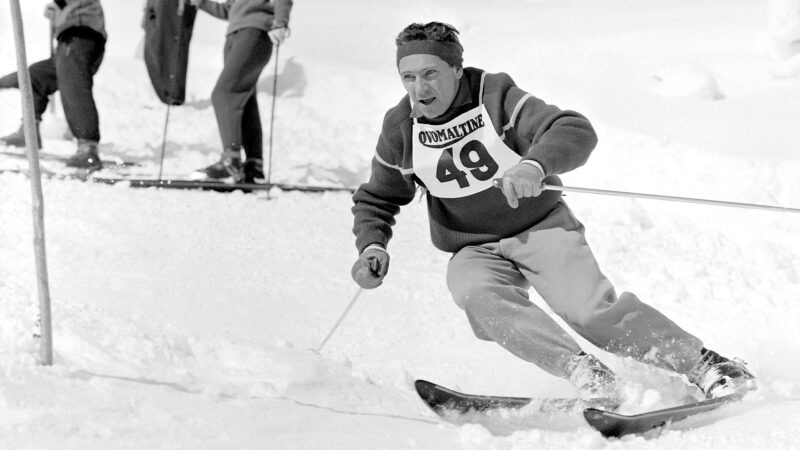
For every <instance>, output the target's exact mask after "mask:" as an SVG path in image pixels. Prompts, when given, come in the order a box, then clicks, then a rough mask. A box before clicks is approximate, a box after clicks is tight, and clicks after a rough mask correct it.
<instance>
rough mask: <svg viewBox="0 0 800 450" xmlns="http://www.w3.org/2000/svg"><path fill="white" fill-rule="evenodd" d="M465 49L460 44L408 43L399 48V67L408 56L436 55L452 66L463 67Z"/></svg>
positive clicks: (448, 42) (437, 42)
mask: <svg viewBox="0 0 800 450" xmlns="http://www.w3.org/2000/svg"><path fill="white" fill-rule="evenodd" d="M463 53H464V49H463V48H462V47H461V44H459V43H458V42H452V41H447V42H441V41H408V42H404V43H403V45H399V46H397V65H398V66H399V65H400V60H401V59H403V58H404V57H406V56H408V55H419V54H424V55H435V56H438V57H439V58H442V59H443V60H445V61H447V62H448V63H449V64H450V65H451V66H455V67H461V66H462V64H463V63H464V58H463V57H462V56H461V55H462V54H463Z"/></svg>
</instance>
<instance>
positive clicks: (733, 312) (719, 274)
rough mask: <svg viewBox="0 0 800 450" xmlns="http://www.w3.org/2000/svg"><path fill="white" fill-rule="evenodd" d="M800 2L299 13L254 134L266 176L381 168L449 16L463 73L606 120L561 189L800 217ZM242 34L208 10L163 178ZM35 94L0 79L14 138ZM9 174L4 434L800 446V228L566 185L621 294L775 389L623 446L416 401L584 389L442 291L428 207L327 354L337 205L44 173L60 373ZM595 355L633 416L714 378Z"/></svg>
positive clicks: (791, 219)
mask: <svg viewBox="0 0 800 450" xmlns="http://www.w3.org/2000/svg"><path fill="white" fill-rule="evenodd" d="M21 3H22V8H23V17H24V21H25V32H26V40H27V42H26V44H27V55H28V61H29V63H32V62H34V61H36V60H38V59H42V58H45V57H47V56H48V55H49V51H50V50H49V45H48V31H47V22H46V20H45V19H44V18H43V17H42V9H43V6H44V2H30V1H25V2H21ZM791 4H792V2H791V1H770V2H767V1H756V2H754V1H748V0H731V1H728V2H725V5H724V7H723V6H721V4H720V3H719V2H717V1H714V0H679V1H673V2H668V4H667V3H664V2H659V1H656V0H647V1H636V2H632V1H628V0H607V1H604V2H595V1H591V0H569V1H556V0H504V1H502V2H500V1H493V2H486V1H479V0H443V1H438V2H429V1H424V0H406V1H402V2H401V1H396V0H382V1H371V0H351V1H347V2H328V1H322V0H304V1H298V2H296V4H295V7H294V10H293V13H292V21H291V28H292V36H291V38H290V39H289V40H288V41H287V42H286V44H285V45H283V46H282V47H281V48H280V52H279V55H278V58H277V73H278V89H277V91H276V92H273V90H272V85H273V80H274V78H273V77H274V74H275V70H276V65H275V62H276V61H275V58H273V60H272V61H271V62H270V64H269V65H268V66H267V68H266V69H265V71H264V73H263V75H262V79H261V82H260V83H259V94H258V100H259V103H260V107H261V112H262V114H261V116H262V120H263V122H264V130H265V142H268V140H267V138H268V134H269V131H270V129H269V123H270V109H271V106H272V102H273V101H276V104H275V118H274V119H275V120H274V125H275V127H274V133H273V153H272V168H271V175H272V180H273V181H281V182H290V183H300V184H311V185H331V186H356V185H358V184H359V183H360V182H363V181H364V180H366V178H367V176H368V170H369V162H370V158H371V156H372V153H373V149H374V145H375V142H376V139H377V136H378V132H379V130H380V125H381V120H382V117H383V113H384V112H385V111H386V109H388V108H389V107H391V106H393V105H395V104H396V103H397V101H398V100H399V98H400V97H401V96H402V95H403V94H404V91H403V89H402V86H401V84H400V82H399V80H398V77H397V75H396V68H395V65H394V64H395V63H394V37H395V35H396V34H397V32H398V31H399V30H401V29H402V28H403V27H404V26H405V25H407V24H408V23H411V22H426V21H430V20H441V21H445V22H449V23H451V24H453V25H455V26H456V27H457V28H459V29H460V30H461V32H462V42H463V44H464V47H465V49H466V51H465V54H464V57H465V63H466V64H467V65H472V66H476V67H481V68H484V69H486V70H488V71H491V72H500V71H503V72H507V73H509V74H510V75H511V76H512V77H513V78H514V79H515V81H516V82H517V84H519V85H520V86H521V87H523V88H524V89H526V90H528V91H530V92H532V93H533V94H535V95H537V96H539V97H541V98H543V99H545V100H546V101H548V102H550V103H554V104H556V105H559V106H561V107H562V108H565V109H574V110H577V111H580V112H582V113H584V114H585V115H587V116H588V117H589V118H590V119H591V120H592V122H593V123H594V125H595V127H596V129H597V131H598V134H599V136H600V143H599V145H598V147H597V149H596V150H595V152H594V154H593V156H592V157H591V158H590V160H589V163H588V164H587V165H586V166H585V167H583V168H580V169H578V170H576V171H574V172H572V173H569V174H567V175H565V176H563V181H564V183H565V184H566V185H569V186H579V187H589V188H598V189H612V190H621V191H632V192H645V193H652V194H662V195H673V196H683V197H699V198H710V199H719V200H727V201H736V202H747V203H756V204H765V205H777V206H785V207H792V208H798V207H800V178H798V176H797V174H798V173H800V126H799V125H800V101H798V99H800V77H796V76H785V75H792V74H791V73H789V74H787V73H786V72H785V71H784V72H781V76H777V75H776V73H775V70H774V67H775V64H776V60H775V58H776V55H777V56H780V57H785V58H787V60H788V59H789V58H791V57H792V55H788V54H787V53H786V51H783V52H779V51H778V52H776V50H775V42H776V38H775V36H776V35H780V36H784V35H785V34H786V33H788V32H787V31H786V30H789V31H791V24H792V23H794V22H791V20H790V19H791V18H788V17H787V18H785V19H786V20H783V21H781V20H779V19H780V17H783V16H780V17H779V18H778V19H776V17H775V14H776V9H775V8H776V6H775V5H778V6H780V7H781V8H786V9H785V11H796V8H795V9H791ZM787 5H789V7H787ZM794 5H795V6H796V5H797V2H794ZM104 7H105V12H106V16H107V20H108V24H107V28H108V31H109V41H108V45H107V52H106V56H105V59H104V62H103V65H102V67H101V69H100V72H99V73H98V75H97V77H96V78H95V97H96V100H97V103H98V107H99V110H100V115H101V131H102V144H103V146H102V148H101V154H102V155H104V156H105V157H108V158H112V157H116V158H123V159H127V160H133V161H136V162H138V163H140V166H139V167H137V168H135V169H134V171H135V172H136V173H137V174H139V175H142V176H155V175H157V174H158V172H159V169H160V167H159V162H160V158H161V148H162V139H164V135H163V131H164V121H165V118H166V112H167V107H166V106H165V105H163V104H161V103H159V101H158V99H157V98H156V96H155V94H154V93H153V92H152V89H151V86H150V82H149V80H148V78H147V73H146V70H145V66H144V63H143V61H142V59H141V48H140V43H141V38H142V36H143V31H142V30H141V28H140V27H139V22H140V19H141V11H142V2H135V1H124V2H123V1H110V0H107V1H106V2H104ZM787 23H788V24H789V25H785V24H787ZM775 24H778V25H775ZM781 24H784V25H781ZM224 27H225V24H224V23H223V22H221V21H218V20H216V19H214V18H212V17H210V16H208V15H204V14H200V15H198V18H197V23H196V29H195V35H194V38H193V41H192V48H191V55H190V57H191V64H190V68H189V80H188V90H187V103H186V104H185V105H183V106H180V107H173V108H172V109H171V111H170V116H169V124H168V128H167V134H166V138H165V141H166V145H165V150H166V152H165V155H164V164H163V172H164V176H166V177H171V176H176V177H178V176H183V175H185V174H186V173H188V172H189V171H191V170H193V169H196V168H199V167H203V166H205V165H207V164H208V163H209V162H212V161H214V160H215V159H216V158H218V155H219V151H220V148H219V144H218V142H219V137H218V133H217V127H216V123H215V119H214V112H213V108H212V107H211V104H210V92H211V89H212V87H213V85H214V82H215V80H216V76H217V74H218V73H219V71H220V69H221V64H222V45H223V42H224V29H225V28H224ZM776 27H778V28H780V27H782V28H780V30H778V32H776V31H775V29H776ZM12 29H13V28H12V24H11V15H10V14H9V9H8V7H7V6H3V7H1V8H0V43H2V45H0V72H3V73H6V72H10V71H12V70H15V53H14V45H13V44H14V38H13V34H12ZM776 33H777V34H776ZM780 33H783V34H780ZM784 48H785V46H784ZM783 68H784V69H786V66H783ZM19 105H20V98H19V92H18V91H16V90H5V91H0V106H1V107H0V133H3V134H5V133H6V132H11V131H13V130H14V129H16V127H17V126H18V124H19V118H20V106H19ZM65 130H66V125H65V121H64V119H63V112H62V111H61V110H60V103H59V107H57V108H55V109H54V110H53V111H52V112H48V113H46V114H45V117H44V122H43V124H42V134H43V141H44V148H45V150H46V151H48V152H52V153H60V154H70V153H71V152H72V151H74V146H75V144H74V143H73V142H71V141H69V140H65V139H64V136H63V135H64V132H65ZM265 151H268V149H265ZM0 164H2V165H0V167H2V168H25V167H26V164H27V163H26V161H25V160H24V159H14V158H8V157H6V158H0ZM49 164H52V163H49ZM42 166H43V169H45V170H47V169H48V163H47V162H43V163H42ZM0 189H2V192H3V194H2V196H3V201H2V202H0V448H4V449H5V448H9V449H11V448H14V449H28V448H30V449H42V448H53V449H55V448H59V449H114V448H191V449H219V448H236V449H245V448H248V449H250V448H252V449H256V448H264V449H266V448H270V449H272V448H280V449H284V448H285V449H295V448H296V449H308V448H319V449H322V448H325V449H329V448H335V449H368V448H369V449H378V448H380V449H409V448H420V449H445V448H446V449H451V448H453V449H454V448H464V449H484V448H491V449H524V448H576V449H577V448H580V449H583V448H592V449H605V448H608V449H611V448H614V449H670V450H676V449H694V450H696V449H712V448H727V449H751V448H800V438H798V436H800V363H799V362H798V358H799V357H800V333H798V329H800V238H798V235H799V234H798V233H800V214H796V213H792V212H770V211H760V210H752V209H742V208H727V207H717V206H708V205H698V204H687V203H674V202H663V201H655V200H643V199H633V198H622V197H607V196H597V195H591V194H567V197H566V198H567V201H568V203H569V204H570V205H571V206H572V208H573V209H574V211H575V212H576V215H577V216H578V217H579V218H580V219H581V220H582V221H583V222H584V224H585V225H586V227H587V230H588V234H587V237H588V239H589V242H590V244H591V245H592V248H593V250H594V252H595V254H596V256H597V258H598V260H599V261H600V263H601V266H602V267H603V269H604V271H605V273H606V274H607V275H608V276H609V277H610V278H611V280H612V281H613V282H614V283H615V285H616V286H617V288H618V290H620V291H621V290H630V291H633V292H636V293H637V294H638V295H639V296H640V297H641V298H642V299H644V300H645V301H647V302H648V303H650V304H652V305H653V306H655V307H657V308H658V309H659V310H661V311H663V312H664V313H665V314H667V315H668V316H670V317H672V318H673V319H675V320H676V321H677V322H678V323H680V324H681V325H682V326H683V327H685V328H686V329H688V330H689V331H691V332H693V333H695V334H696V335H698V336H699V337H701V338H702V339H703V340H704V342H705V344H706V345H707V346H708V347H710V348H712V349H715V350H717V351H719V352H721V353H723V354H725V355H728V356H736V357H740V358H742V359H744V360H745V361H747V362H748V363H749V367H750V369H751V370H752V371H753V372H754V374H755V375H756V376H757V377H758V380H759V386H760V389H759V390H758V391H756V392H753V393H751V394H748V395H747V397H746V398H745V399H744V401H743V402H742V403H741V404H738V405H734V406H731V407H728V408H726V409H723V410H721V411H718V412H715V413H712V414H709V415H707V416H703V417H701V418H698V419H696V420H693V421H688V422H685V423H678V424H674V425H673V426H671V427H669V428H667V429H665V430H662V431H660V432H653V433H650V434H648V435H645V436H629V437H625V438H623V439H620V440H616V439H605V438H603V437H602V436H601V435H600V434H599V433H597V432H596V431H594V430H592V429H591V428H589V427H588V426H587V425H586V424H585V423H584V422H583V420H582V419H581V418H580V417H579V416H577V415H572V416H563V417H552V418H534V417H524V416H523V417H521V418H520V417H517V418H509V420H497V419H494V420H485V421H483V422H480V421H479V422H478V423H468V424H462V425H456V424H451V423H446V422H443V421H441V420H440V419H439V418H438V417H436V416H435V415H434V414H433V413H432V412H431V411H430V410H428V409H427V408H426V407H425V405H424V404H423V403H422V402H421V401H420V400H419V399H418V398H417V397H416V395H415V393H414V391H413V380H414V379H416V378H424V379H428V380H431V381H434V382H438V383H441V384H444V385H447V386H450V387H453V388H457V389H459V390H462V391H466V392H471V393H486V394H502V395H513V396H572V395H574V393H573V392H572V389H571V388H570V386H569V384H568V383H567V382H566V381H564V380H560V379H556V378H553V377H552V376H550V375H548V374H546V373H544V372H543V371H541V370H539V369H538V368H536V367H535V366H532V365H531V364H528V363H525V362H523V361H521V360H519V359H517V358H516V357H514V356H513V355H511V354H509V353H507V352H505V351H504V350H503V349H501V348H500V347H499V346H497V345H496V344H492V343H487V342H483V341H479V340H477V339H476V338H475V337H474V336H473V335H472V333H471V331H470V327H469V325H468V323H467V320H466V317H465V316H464V315H463V313H462V312H461V310H459V309H458V307H457V306H456V305H455V304H454V303H453V301H452V300H451V299H450V296H449V294H448V291H447V289H446V286H445V283H444V275H445V267H446V264H447V259H448V255H447V254H443V253H441V252H439V251H437V250H436V249H434V248H433V246H432V245H431V244H430V240H429V237H428V225H427V216H426V211H425V206H424V202H422V203H417V202H415V203H413V204H412V205H410V206H408V207H406V208H405V209H404V210H403V212H402V213H401V215H400V216H399V223H398V225H397V226H396V238H395V239H394V240H393V241H392V243H391V245H390V248H389V250H390V252H391V255H392V258H393V259H392V263H391V269H390V274H389V276H388V277H387V279H386V282H385V283H384V285H383V286H382V287H380V288H379V289H377V290H374V291H364V292H363V293H362V294H361V295H360V296H359V298H358V299H357V300H356V302H355V304H354V305H353V307H352V309H351V310H350V311H349V314H347V316H346V317H344V319H343V321H342V322H341V324H340V326H339V327H338V328H337V329H336V331H335V332H334V334H333V335H332V336H331V338H330V340H329V341H327V343H326V344H325V346H324V347H323V348H322V350H321V351H320V352H317V351H316V350H317V349H318V347H319V345H320V344H321V342H322V341H323V339H324V338H325V337H326V336H327V335H328V333H329V332H330V331H331V330H332V328H333V326H334V324H335V323H336V322H337V320H338V319H339V318H340V316H341V314H342V313H343V312H344V310H345V308H346V307H347V306H348V305H349V304H350V302H351V300H353V298H354V297H355V296H356V294H357V293H358V290H357V286H356V285H355V284H354V283H353V282H352V281H351V279H350V274H349V272H350V267H351V265H352V262H353V261H354V259H355V257H356V251H355V248H354V244H353V237H352V235H351V231H350V229H351V226H352V218H351V214H350V210H349V208H350V206H351V201H350V196H349V195H348V194H347V193H324V194H306V193H296V192H282V191H278V190H273V191H272V192H270V193H269V195H268V194H267V193H259V194H242V193H232V194H222V193H212V192H197V191H175V190H163V191H162V190H157V189H131V188H129V187H127V186H125V185H124V184H120V185H115V186H106V185H98V184H93V183H83V182H78V181H57V180H50V179H44V180H43V189H44V199H45V221H46V244H47V256H48V260H47V263H48V270H49V281H50V292H51V295H52V311H53V328H54V330H53V341H54V364H53V365H52V366H42V365H40V364H39V340H38V339H37V338H36V337H35V335H36V334H37V333H38V326H37V317H38V293H37V283H36V269H35V263H34V256H33V234H32V222H33V221H32V214H31V210H32V208H31V188H30V183H29V180H28V179H27V178H26V177H25V176H23V175H21V174H13V173H4V174H0ZM534 296H535V294H534ZM535 300H536V301H539V304H541V301H540V300H538V299H535ZM582 342H583V341H582ZM584 343H585V342H584ZM586 348H587V349H588V350H590V351H592V352H594V353H596V354H597V355H598V356H600V357H601V358H602V359H603V360H604V361H605V362H606V363H607V364H609V365H610V366H611V367H612V368H613V369H615V371H617V373H618V375H619V376H620V379H621V383H622V385H623V391H624V394H625V403H624V405H623V409H624V410H625V411H627V412H637V411H645V410H648V409H651V408H656V407H661V406H668V405H674V404H676V403H677V402H679V401H680V400H681V399H682V398H683V397H684V396H685V395H687V394H694V393H695V392H694V390H693V389H692V388H689V387H688V386H687V385H686V384H685V383H684V382H683V380H681V379H680V378H678V377H676V376H674V375H671V374H669V373H666V372H663V371H660V370H657V369H652V368H648V367H646V366H643V365H641V364H639V363H636V362H633V361H630V360H627V359H621V358H618V357H615V356H612V355H610V354H607V353H604V352H602V351H599V350H597V349H594V348H592V347H591V346H590V345H589V344H586Z"/></svg>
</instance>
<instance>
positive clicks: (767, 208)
mask: <svg viewBox="0 0 800 450" xmlns="http://www.w3.org/2000/svg"><path fill="white" fill-rule="evenodd" d="M501 186H502V182H501ZM543 187H544V189H545V190H548V191H563V192H577V193H582V194H599V195H613V196H617V197H634V198H645V199H649V200H666V201H673V202H684V203H700V204H704V205H714V206H731V207H734V208H747V209H760V210H765V211H779V212H791V213H800V209H799V208H789V207H786V206H772V205H760V204H757V203H740V202H728V201H724V200H710V199H705V198H692V197H676V196H672V195H657V194H644V193H641V192H625V191H610V190H606V189H592V188H582V187H571V186H556V185H552V184H545V185H544V186H543Z"/></svg>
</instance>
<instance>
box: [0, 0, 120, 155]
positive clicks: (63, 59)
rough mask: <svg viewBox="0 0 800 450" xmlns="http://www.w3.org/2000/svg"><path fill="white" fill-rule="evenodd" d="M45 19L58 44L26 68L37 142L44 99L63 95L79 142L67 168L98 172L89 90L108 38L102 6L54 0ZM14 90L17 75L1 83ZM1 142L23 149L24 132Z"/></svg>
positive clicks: (91, 0) (93, 0) (96, 127)
mask: <svg viewBox="0 0 800 450" xmlns="http://www.w3.org/2000/svg"><path fill="white" fill-rule="evenodd" d="M44 15H45V17H47V18H48V19H49V20H50V26H51V30H52V32H53V36H54V37H55V38H56V40H57V41H58V45H57V46H56V50H55V53H54V54H53V56H52V57H51V58H49V59H46V60H43V61H39V62H36V63H34V64H32V65H31V66H30V68H29V71H30V79H31V87H32V88H33V109H34V116H35V118H36V130H37V137H38V132H39V122H40V121H41V120H42V114H43V113H44V112H45V110H46V109H47V103H48V96H50V95H52V94H53V93H55V92H56V91H61V102H62V103H63V105H64V106H63V107H64V116H65V117H66V119H67V124H68V125H69V129H70V131H71V132H72V135H73V136H75V137H76V138H77V139H78V149H77V152H76V153H75V154H74V155H72V156H71V157H70V158H69V159H68V160H67V163H66V164H67V166H68V167H76V168H82V169H88V170H95V169H100V168H101V167H102V166H103V164H102V162H101V161H100V156H99V154H98V148H97V147H98V143H99V141H100V121H99V118H98V113H97V106H96V105H95V102H94V96H93V95H92V86H93V85H94V75H95V74H96V73H97V70H98V69H99V68H100V63H101V62H102V61H103V55H104V54H105V45H106V39H107V37H108V35H107V34H106V30H105V18H104V15H103V7H102V6H101V5H100V0H57V1H55V2H51V3H48V4H47V6H46V7H45V11H44ZM18 87H19V82H18V80H17V73H16V72H13V73H10V74H8V75H6V76H4V77H2V78H0V88H18ZM0 141H2V142H3V143H5V144H6V145H11V146H17V147H24V146H25V135H24V133H23V127H21V126H20V128H19V130H18V131H16V132H14V133H12V134H10V135H8V136H5V137H2V138H0ZM39 145H40V146H41V139H39Z"/></svg>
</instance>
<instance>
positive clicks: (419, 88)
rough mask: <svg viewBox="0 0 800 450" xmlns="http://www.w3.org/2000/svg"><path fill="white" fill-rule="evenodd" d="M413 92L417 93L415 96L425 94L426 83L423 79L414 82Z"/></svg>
mask: <svg viewBox="0 0 800 450" xmlns="http://www.w3.org/2000/svg"><path fill="white" fill-rule="evenodd" d="M414 93H415V94H417V97H419V96H422V95H425V94H427V93H428V83H427V82H426V81H425V80H423V79H417V81H416V82H415V83H414Z"/></svg>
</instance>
